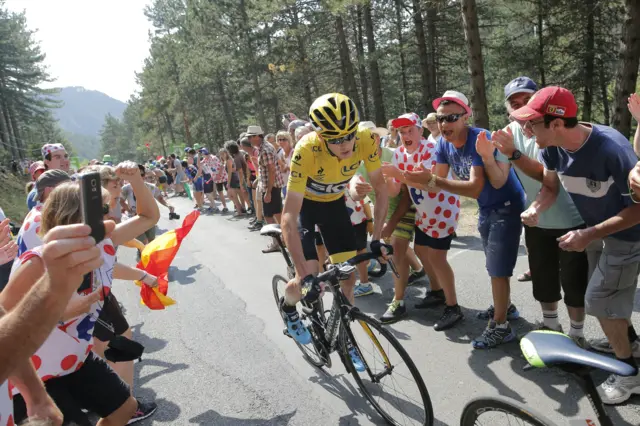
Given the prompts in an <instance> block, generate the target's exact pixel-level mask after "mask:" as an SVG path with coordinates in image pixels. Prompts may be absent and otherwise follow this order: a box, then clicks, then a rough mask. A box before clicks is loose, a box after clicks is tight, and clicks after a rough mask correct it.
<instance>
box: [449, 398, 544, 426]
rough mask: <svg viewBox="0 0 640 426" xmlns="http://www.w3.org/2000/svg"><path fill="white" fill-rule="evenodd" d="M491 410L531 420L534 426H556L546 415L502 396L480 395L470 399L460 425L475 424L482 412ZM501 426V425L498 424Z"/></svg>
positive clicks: (471, 425)
mask: <svg viewBox="0 0 640 426" xmlns="http://www.w3.org/2000/svg"><path fill="white" fill-rule="evenodd" d="M488 411H489V412H490V411H499V412H504V413H507V414H511V415H512V416H514V417H516V418H518V419H520V420H525V421H527V422H529V424H531V425H533V426H556V424H555V423H553V422H552V421H551V420H549V419H548V418H546V417H545V416H544V415H542V414H540V413H538V412H537V411H535V410H532V409H531V408H529V407H526V406H525V405H523V404H520V403H519V402H517V401H514V400H512V399H509V398H505V397H502V396H491V397H480V398H475V399H472V400H471V401H469V402H468V403H467V404H466V405H465V406H464V409H463V410H462V415H461V416H460V426H474V425H475V424H476V421H477V420H478V417H479V416H480V415H481V414H484V413H486V412H488ZM496 426H499V425H496Z"/></svg>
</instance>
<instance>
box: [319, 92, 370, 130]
mask: <svg viewBox="0 0 640 426" xmlns="http://www.w3.org/2000/svg"><path fill="white" fill-rule="evenodd" d="M309 121H311V124H313V127H314V128H315V130H316V132H318V134H320V135H321V136H323V137H325V138H327V139H338V138H342V137H345V136H346V135H348V134H350V133H352V132H353V131H355V130H356V129H357V127H358V123H360V117H359V115H358V109H357V108H356V104H354V103H353V101H352V100H351V98H349V97H348V96H345V95H343V94H342V93H328V94H326V95H322V96H320V97H319V98H318V99H316V100H315V101H314V102H313V104H312V105H311V108H309Z"/></svg>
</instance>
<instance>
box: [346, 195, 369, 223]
mask: <svg viewBox="0 0 640 426" xmlns="http://www.w3.org/2000/svg"><path fill="white" fill-rule="evenodd" d="M344 201H345V204H346V205H347V211H348V212H349V217H350V218H351V224H352V225H354V226H355V225H359V224H361V223H362V222H365V221H366V220H367V215H366V214H365V213H364V201H363V200H360V201H354V200H353V198H351V196H350V195H349V191H345V192H344Z"/></svg>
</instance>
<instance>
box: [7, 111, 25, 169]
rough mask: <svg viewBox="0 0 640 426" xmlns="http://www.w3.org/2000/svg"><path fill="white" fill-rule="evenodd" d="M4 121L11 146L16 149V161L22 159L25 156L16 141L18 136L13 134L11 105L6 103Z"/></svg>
mask: <svg viewBox="0 0 640 426" xmlns="http://www.w3.org/2000/svg"><path fill="white" fill-rule="evenodd" d="M4 119H5V123H7V132H8V134H9V140H10V141H11V145H12V146H13V147H15V153H16V159H22V157H23V154H22V152H21V151H20V148H18V146H19V145H18V141H17V140H16V135H15V133H14V132H13V126H12V125H11V111H10V107H9V104H8V103H7V102H5V103H4Z"/></svg>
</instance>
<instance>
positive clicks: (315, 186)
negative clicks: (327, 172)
mask: <svg viewBox="0 0 640 426" xmlns="http://www.w3.org/2000/svg"><path fill="white" fill-rule="evenodd" d="M348 185H349V180H345V181H344V182H338V183H328V184H324V183H322V182H318V181H315V180H313V179H311V178H309V179H308V180H307V190H308V191H309V192H311V193H313V194H316V195H324V194H340V193H342V192H344V190H345V188H346V187H347V186H348Z"/></svg>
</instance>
